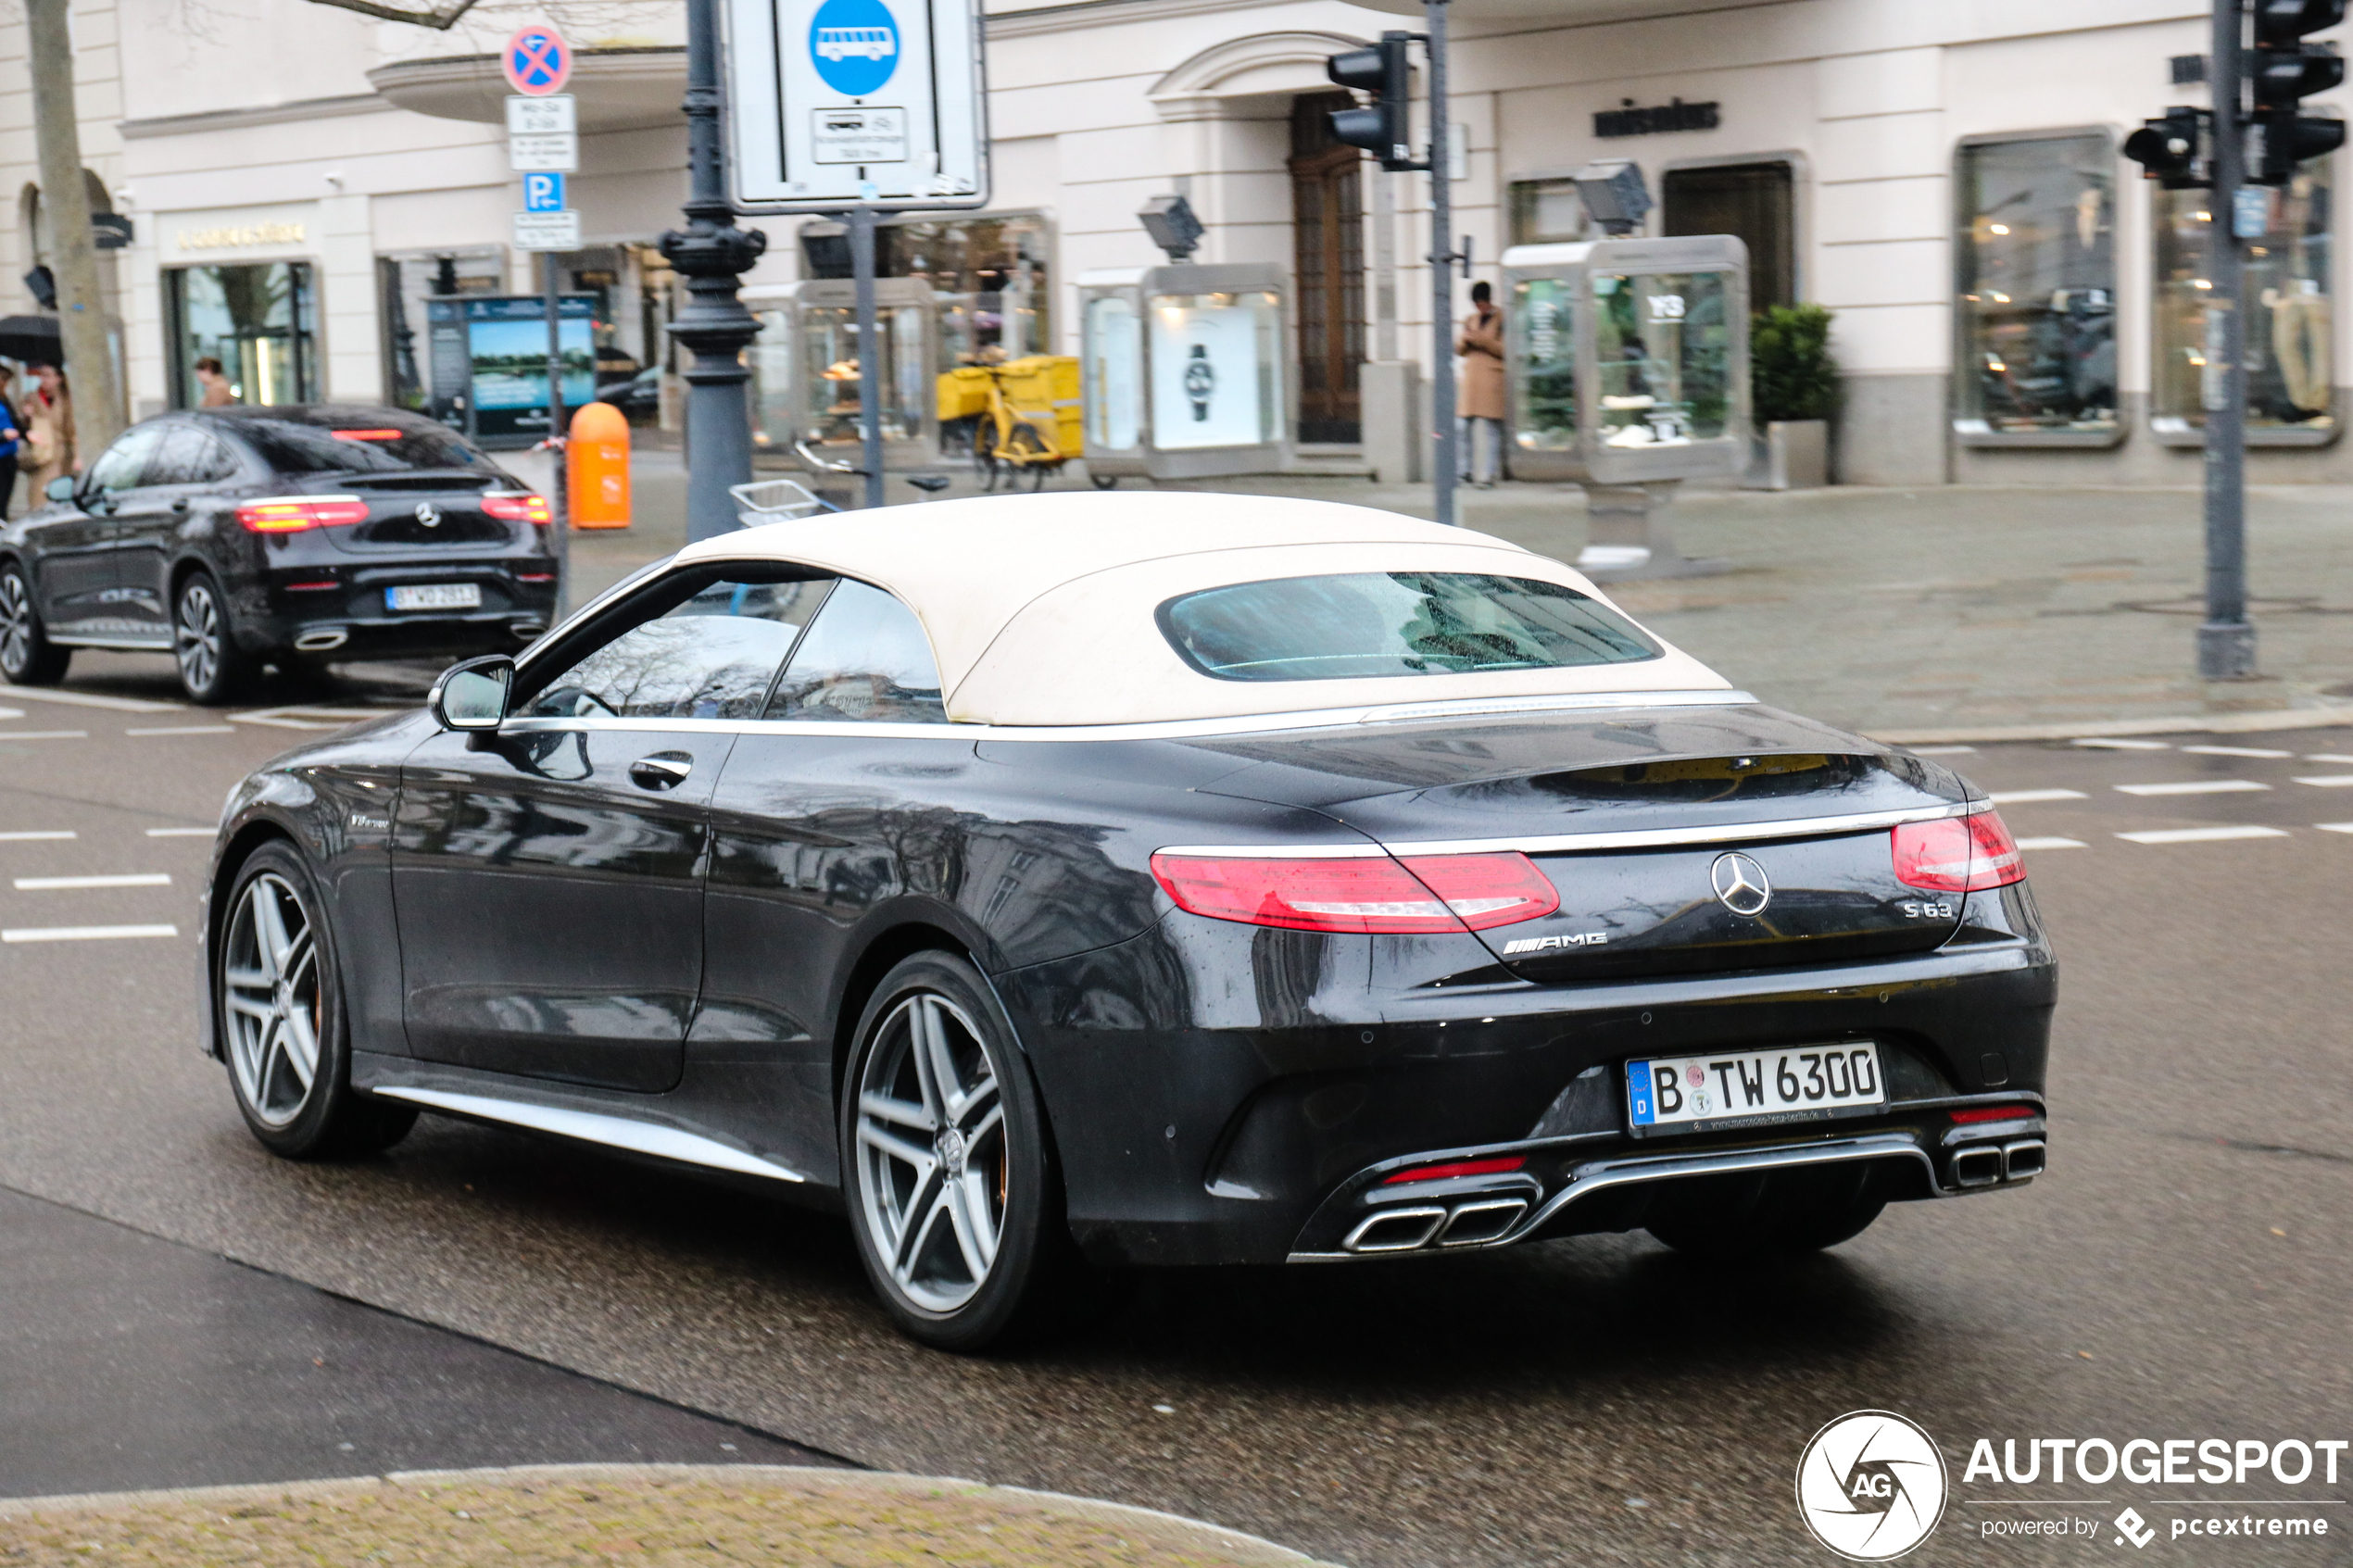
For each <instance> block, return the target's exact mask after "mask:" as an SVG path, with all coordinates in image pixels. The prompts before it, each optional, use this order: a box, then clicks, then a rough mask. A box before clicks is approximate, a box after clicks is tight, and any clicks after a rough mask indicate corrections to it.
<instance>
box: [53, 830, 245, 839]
mask: <svg viewBox="0 0 2353 1568" xmlns="http://www.w3.org/2000/svg"><path fill="white" fill-rule="evenodd" d="M219 832H220V829H219V828H149V829H148V830H147V836H148V837H149V838H210V837H211V836H212V835H213V834H216V833H219ZM68 836H71V835H70V834H69V835H68Z"/></svg>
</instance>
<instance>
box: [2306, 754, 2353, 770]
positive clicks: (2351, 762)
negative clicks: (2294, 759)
mask: <svg viewBox="0 0 2353 1568" xmlns="http://www.w3.org/2000/svg"><path fill="white" fill-rule="evenodd" d="M2304 760H2306V761H2307V762H2340V763H2344V764H2347V765H2348V766H2353V757H2334V756H2331V755H2330V754H2329V753H2327V752H2325V751H2311V752H2307V753H2306V754H2305V757H2304Z"/></svg>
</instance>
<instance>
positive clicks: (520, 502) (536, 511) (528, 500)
mask: <svg viewBox="0 0 2353 1568" xmlns="http://www.w3.org/2000/svg"><path fill="white" fill-rule="evenodd" d="M482 509H483V510H484V511H485V512H488V513H489V514H490V515H491V516H492V517H495V518H498V519H500V520H502V521H507V522H535V523H539V524H541V525H543V526H544V525H546V524H547V523H550V522H553V521H555V513H554V512H553V511H551V510H550V509H549V508H548V506H547V496H545V495H512V494H507V495H484V497H483V498H482Z"/></svg>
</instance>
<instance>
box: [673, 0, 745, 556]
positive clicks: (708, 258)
mask: <svg viewBox="0 0 2353 1568" xmlns="http://www.w3.org/2000/svg"><path fill="white" fill-rule="evenodd" d="M719 3H720V0H686V168H687V171H688V178H689V187H688V194H687V197H686V228H684V229H673V230H670V231H669V232H666V233H664V234H663V235H662V236H661V254H662V256H663V257H665V258H666V259H667V260H668V261H669V262H670V265H671V266H673V268H675V269H677V270H678V272H679V274H680V275H681V276H683V277H684V278H685V279H686V307H685V308H684V309H682V310H680V311H679V312H678V316H677V319H676V320H673V321H672V322H671V323H670V335H671V337H672V338H673V339H674V340H675V341H676V342H677V343H678V344H679V345H681V346H683V347H685V348H686V349H687V350H688V351H689V352H691V353H692V354H693V355H694V357H695V359H694V363H693V364H692V365H690V366H688V367H687V368H686V389H687V390H686V448H687V451H688V453H689V454H690V455H691V461H690V462H689V463H688V464H687V469H686V537H687V539H688V540H690V541H693V540H701V539H715V538H717V537H719V536H720V535H722V534H724V533H732V532H734V531H735V529H736V527H737V526H738V521H739V520H738V519H737V517H736V498H735V497H734V496H732V495H728V494H727V491H728V489H729V487H730V486H732V485H737V484H748V483H750V482H751V408H750V405H749V401H748V399H747V398H746V395H745V390H744V389H745V386H746V383H749V381H750V380H751V371H750V370H749V369H747V368H746V367H745V365H744V363H743V352H744V349H745V347H746V346H747V345H749V344H750V342H751V340H752V338H753V337H754V336H756V335H757V334H758V333H759V332H760V321H759V320H758V319H757V318H756V317H754V316H753V315H752V313H751V312H750V311H749V310H747V309H745V308H744V302H743V300H742V298H741V297H740V296H739V295H737V294H736V284H737V282H738V280H739V279H740V278H741V276H742V274H743V273H744V272H745V271H746V270H748V269H749V268H750V266H751V264H752V263H753V262H755V261H757V260H759V259H760V257H761V252H762V251H765V250H766V249H767V248H768V236H767V235H765V234H763V233H761V232H760V231H759V230H757V229H752V230H744V229H738V228H736V213H735V208H734V207H732V206H731V205H730V204H729V202H728V199H727V165H726V161H725V157H724V152H723V151H722V146H721V140H720V135H721V132H720V125H719V107H720V92H719V64H720V60H719Z"/></svg>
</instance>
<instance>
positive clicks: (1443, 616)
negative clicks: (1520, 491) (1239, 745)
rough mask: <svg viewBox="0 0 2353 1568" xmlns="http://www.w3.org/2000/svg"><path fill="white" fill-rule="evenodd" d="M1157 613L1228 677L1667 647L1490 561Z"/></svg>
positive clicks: (1576, 598)
mask: <svg viewBox="0 0 2353 1568" xmlns="http://www.w3.org/2000/svg"><path fill="white" fill-rule="evenodd" d="M1158 613H1159V619H1160V629H1161V632H1162V633H1163V634H1164V635H1165V636H1166V637H1167V638H1168V640H1169V642H1170V643H1171V644H1172V645H1174V646H1175V647H1176V651H1177V652H1178V653H1179V654H1181V655H1182V656H1183V657H1184V659H1185V662H1187V663H1188V664H1190V665H1191V666H1192V667H1193V668H1194V669H1196V670H1198V671H1201V672H1202V674H1204V675H1213V676H1215V677H1216V678H1217V679H1218V680H1221V681H1338V680H1348V679H1355V678H1362V677H1365V676H1374V675H1476V674H1487V673H1500V672H1502V671H1510V670H1564V669H1572V668H1575V667H1578V666H1580V665H1592V664H1630V663H1633V662H1635V661H1637V660H1640V659H1656V658H1658V657H1659V655H1660V652H1661V651H1662V650H1661V649H1660V647H1659V646H1658V645H1657V644H1656V643H1654V642H1652V641H1651V640H1650V638H1648V637H1647V636H1644V635H1643V634H1642V632H1641V631H1640V630H1639V629H1637V628H1636V627H1635V625H1634V624H1633V622H1631V621H1628V620H1627V619H1626V618H1625V617H1624V616H1622V615H1619V614H1618V613H1617V611H1615V610H1613V609H1611V608H1609V607H1608V606H1606V605H1604V604H1601V603H1599V602H1597V601H1596V600H1594V599H1593V598H1592V597H1591V596H1588V595H1585V594H1580V593H1579V592H1578V591H1577V590H1576V589H1574V588H1569V587H1564V586H1563V585H1561V584H1560V583H1543V582H1539V581H1537V580H1535V579H1533V578H1528V577H1501V576H1491V575H1489V574H1487V573H1484V572H1470V571H1353V572H1346V573H1340V574H1335V575H1332V576H1327V577H1281V578H1276V579H1273V580H1271V581H1268V582H1264V583H1235V584H1233V585H1232V586H1231V587H1226V588H1204V589H1202V590H1201V591H1200V592H1199V593H1192V594H1185V595H1182V596H1178V597H1176V598H1173V599H1170V600H1169V601H1168V602H1167V603H1166V604H1164V605H1162V606H1161V607H1160V609H1159V612H1158Z"/></svg>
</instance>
